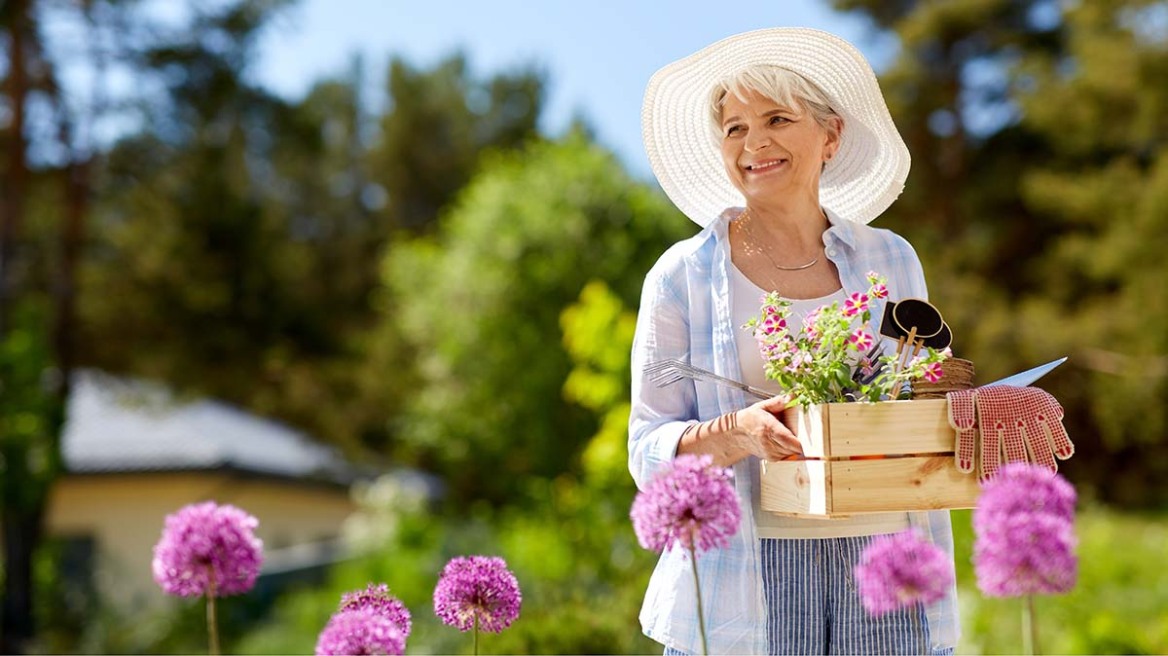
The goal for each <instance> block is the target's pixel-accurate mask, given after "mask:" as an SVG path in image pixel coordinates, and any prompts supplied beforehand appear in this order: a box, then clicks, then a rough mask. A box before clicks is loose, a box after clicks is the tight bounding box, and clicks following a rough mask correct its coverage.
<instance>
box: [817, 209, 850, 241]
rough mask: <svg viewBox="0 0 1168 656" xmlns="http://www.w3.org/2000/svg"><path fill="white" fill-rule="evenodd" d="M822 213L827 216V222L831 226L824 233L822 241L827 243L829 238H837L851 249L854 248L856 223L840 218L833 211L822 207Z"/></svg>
mask: <svg viewBox="0 0 1168 656" xmlns="http://www.w3.org/2000/svg"><path fill="white" fill-rule="evenodd" d="M823 213H824V214H825V215H826V216H827V222H828V223H830V224H831V227H830V228H828V229H827V232H825V233H824V237H823V241H824V243H825V244H827V243H828V240H829V239H838V240H839V241H840V242H842V243H843V244H844V245H845V246H847V247H848V248H851V249H853V250H854V249H855V248H856V225H855V224H854V223H852V222H851V221H848V220H846V219H841V218H840V217H839V216H838V215H837V214H836V213H835V212H833V211H831V210H829V209H827V208H826V207H825V208H823Z"/></svg>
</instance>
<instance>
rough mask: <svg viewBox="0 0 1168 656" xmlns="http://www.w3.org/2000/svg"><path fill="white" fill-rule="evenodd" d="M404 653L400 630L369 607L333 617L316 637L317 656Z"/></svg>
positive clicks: (404, 648)
mask: <svg viewBox="0 0 1168 656" xmlns="http://www.w3.org/2000/svg"><path fill="white" fill-rule="evenodd" d="M405 650H406V636H405V634H404V633H403V632H402V630H401V627H399V626H398V625H397V623H395V622H394V621H393V620H391V619H389V618H388V617H386V616H384V615H382V614H380V613H378V612H377V611H376V610H373V609H371V608H363V609H359V610H345V611H340V612H338V613H336V614H334V615H333V616H332V617H331V618H329V621H328V624H326V625H325V627H324V629H323V630H322V631H321V632H320V635H319V636H317V638H316V654H317V656H333V655H334V654H335V655H337V656H340V655H346V656H347V655H349V654H402V653H405Z"/></svg>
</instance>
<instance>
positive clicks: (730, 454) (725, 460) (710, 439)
mask: <svg viewBox="0 0 1168 656" xmlns="http://www.w3.org/2000/svg"><path fill="white" fill-rule="evenodd" d="M738 419H739V414H738V412H730V413H727V414H724V415H721V416H718V417H715V418H713V419H709V420H706V421H704V422H701V423H698V424H691V425H690V427H689V428H687V429H686V430H685V432H683V433H682V434H681V441H680V442H679V443H678V445H677V454H678V455H682V454H686V453H688V454H696V455H711V456H713V457H714V462H715V464H717V465H719V466H722V467H728V466H730V465H733V464H734V463H736V462H738V461H739V460H741V459H742V458H744V457H746V455H747V453H748V451H747V450H745V449H744V448H743V447H742V438H743V435H744V433H743V431H742V429H741V428H740V427H739V424H738Z"/></svg>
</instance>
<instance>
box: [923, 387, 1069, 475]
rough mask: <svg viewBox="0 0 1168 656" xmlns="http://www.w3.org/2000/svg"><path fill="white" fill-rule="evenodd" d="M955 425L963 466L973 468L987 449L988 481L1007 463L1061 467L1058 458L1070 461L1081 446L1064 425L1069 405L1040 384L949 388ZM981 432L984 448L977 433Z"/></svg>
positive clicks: (985, 469) (982, 467)
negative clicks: (1004, 461)
mask: <svg viewBox="0 0 1168 656" xmlns="http://www.w3.org/2000/svg"><path fill="white" fill-rule="evenodd" d="M945 396H946V397H947V398H948V399H949V425H950V426H952V427H953V429H954V430H955V431H957V444H956V449H955V451H956V454H955V456H954V457H955V458H956V461H957V469H959V470H961V471H963V472H972V471H973V463H974V459H975V455H976V454H975V450H979V451H980V453H981V462H980V463H979V465H980V476H981V479H982V480H985V479H987V478H990V477H991V476H993V475H994V474H996V473H997V472H998V468H999V467H1000V466H1001V464H1002V451H1003V449H1004V450H1005V455H1006V462H1026V461H1030V462H1033V463H1034V464H1036V465H1041V466H1043V467H1046V468H1047V469H1049V470H1051V471H1057V470H1058V464H1057V463H1056V462H1055V457H1058V458H1059V459H1060V460H1066V459H1067V458H1070V457H1071V455H1073V454H1074V453H1075V446H1074V445H1073V444H1071V440H1070V438H1069V437H1067V431H1066V429H1065V428H1064V427H1063V422H1062V420H1063V408H1062V406H1061V405H1059V402H1058V401H1056V400H1055V398H1054V397H1053V396H1051V395H1050V394H1047V393H1046V392H1045V391H1043V390H1041V389H1039V388H1037V387H1011V386H1008V385H993V386H990V387H977V388H974V389H970V390H959V391H956V392H949V393H948V394H946V395H945ZM979 434H980V436H981V440H980V449H977V448H976V447H975V445H977V444H978V440H977V437H978V435H979Z"/></svg>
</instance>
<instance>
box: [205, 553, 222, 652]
mask: <svg viewBox="0 0 1168 656" xmlns="http://www.w3.org/2000/svg"><path fill="white" fill-rule="evenodd" d="M207 638H208V639H209V641H210V643H211V649H210V652H211V656H219V624H218V623H217V622H216V621H215V570H214V568H213V567H211V564H210V563H208V564H207Z"/></svg>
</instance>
